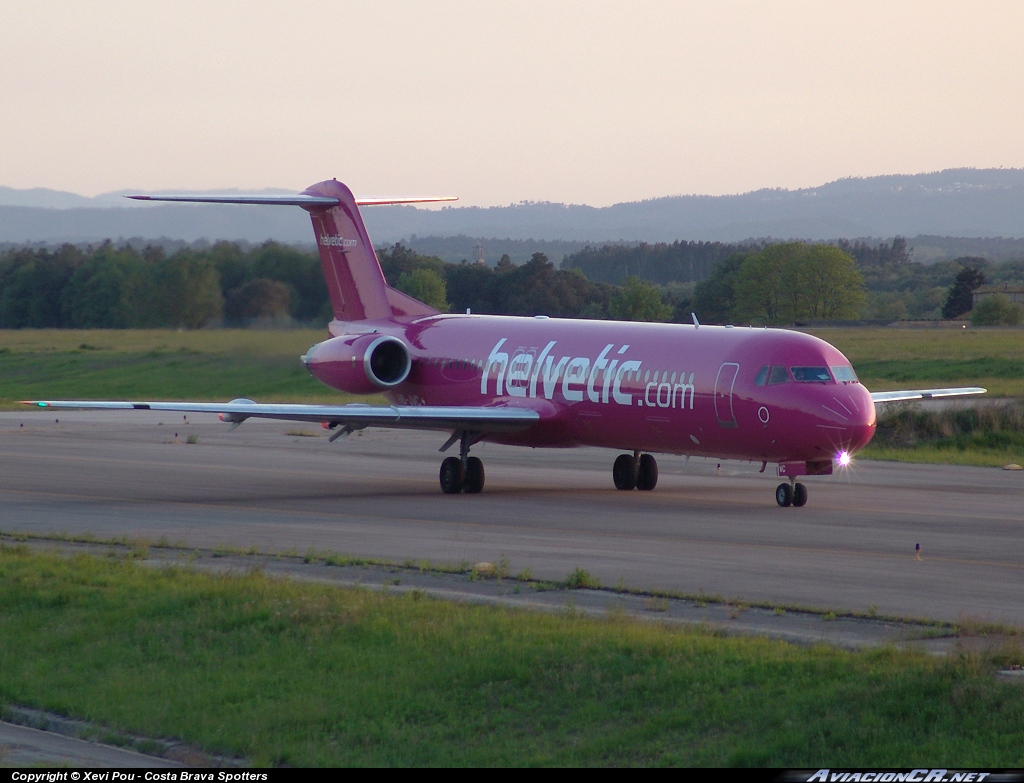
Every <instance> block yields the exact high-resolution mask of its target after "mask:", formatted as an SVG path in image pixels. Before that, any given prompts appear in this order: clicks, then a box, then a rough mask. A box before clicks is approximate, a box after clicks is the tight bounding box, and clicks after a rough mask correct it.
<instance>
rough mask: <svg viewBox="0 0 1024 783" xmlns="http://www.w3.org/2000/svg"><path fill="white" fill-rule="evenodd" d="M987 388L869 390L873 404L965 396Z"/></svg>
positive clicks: (982, 391)
mask: <svg viewBox="0 0 1024 783" xmlns="http://www.w3.org/2000/svg"><path fill="white" fill-rule="evenodd" d="M987 391H988V389H983V388H981V387H980V386H963V387H961V388H958V389H906V390H903V391H887V392H871V399H872V400H873V401H874V402H875V404H876V405H877V404H879V403H883V402H906V401H908V400H934V399H938V398H941V397H967V396H970V395H973V394H985V392H987Z"/></svg>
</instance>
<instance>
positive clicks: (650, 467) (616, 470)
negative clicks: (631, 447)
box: [612, 451, 658, 490]
mask: <svg viewBox="0 0 1024 783" xmlns="http://www.w3.org/2000/svg"><path fill="white" fill-rule="evenodd" d="M612 480H613V481H614V482H615V489H624V490H625V489H644V490H650V489H654V488H655V487H656V486H657V485H658V462H657V460H655V459H654V457H653V456H652V455H651V454H641V453H640V452H639V451H634V452H633V453H632V454H620V455H619V456H618V457H616V458H615V464H614V465H612Z"/></svg>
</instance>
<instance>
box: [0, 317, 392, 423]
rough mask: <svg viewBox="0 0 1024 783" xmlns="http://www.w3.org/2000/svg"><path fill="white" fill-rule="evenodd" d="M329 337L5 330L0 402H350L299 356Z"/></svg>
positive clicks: (310, 333)
mask: <svg viewBox="0 0 1024 783" xmlns="http://www.w3.org/2000/svg"><path fill="white" fill-rule="evenodd" d="M326 336H327V334H326V331H319V330H273V331H257V330H245V329H216V330H214V329H211V330H197V331H190V332H186V331H182V332H177V331H170V330H156V329H154V330H111V329H105V330H104V329H96V330H84V331H82V330H59V329H53V330H32V329H26V330H2V331H0V404H2V405H4V406H5V407H8V408H9V407H12V406H14V405H15V404H16V402H17V401H18V400H24V399H45V398H50V399H148V400H186V399H189V400H229V399H232V398H234V397H251V398H253V399H257V400H259V401H261V402H349V401H351V400H353V399H356V398H355V397H351V396H347V395H343V394H341V393H339V392H334V391H332V390H331V389H328V388H327V387H325V386H324V385H323V384H321V383H320V382H318V381H317V380H315V379H314V378H313V377H312V376H310V374H309V373H308V372H307V371H306V369H305V368H304V367H303V366H302V363H301V362H300V361H299V357H300V356H302V354H304V353H305V352H306V350H307V349H308V348H309V347H310V346H311V345H313V344H314V343H316V342H319V341H321V340H324V339H325V338H326ZM360 399H361V401H367V398H360ZM377 401H378V402H379V401H381V400H377Z"/></svg>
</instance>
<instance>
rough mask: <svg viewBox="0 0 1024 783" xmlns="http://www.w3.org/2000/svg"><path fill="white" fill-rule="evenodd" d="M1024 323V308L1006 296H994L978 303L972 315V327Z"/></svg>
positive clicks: (984, 298)
mask: <svg viewBox="0 0 1024 783" xmlns="http://www.w3.org/2000/svg"><path fill="white" fill-rule="evenodd" d="M1021 321H1024V307H1022V306H1021V305H1020V304H1018V303H1017V302H1011V301H1010V299H1009V298H1008V297H1007V296H1006V295H1004V294H992V295H991V296H986V297H983V298H982V299H981V301H980V302H978V306H977V307H975V308H974V310H973V312H972V313H971V325H972V326H1016V325H1018V324H1019V323H1021Z"/></svg>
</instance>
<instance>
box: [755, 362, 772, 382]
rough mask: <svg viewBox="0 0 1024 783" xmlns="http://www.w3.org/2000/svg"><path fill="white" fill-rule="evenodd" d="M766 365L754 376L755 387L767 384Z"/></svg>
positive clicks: (768, 368) (767, 367)
mask: <svg viewBox="0 0 1024 783" xmlns="http://www.w3.org/2000/svg"><path fill="white" fill-rule="evenodd" d="M770 369H771V367H769V366H768V365H767V364H766V365H765V366H764V367H762V368H761V369H760V370H758V371H757V375H755V376H754V385H755V386H764V385H765V384H766V383H767V382H768V370H770Z"/></svg>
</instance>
